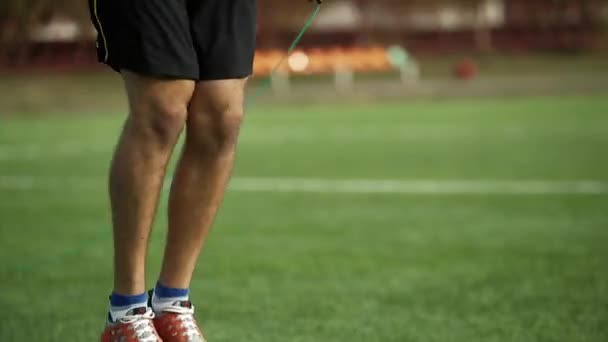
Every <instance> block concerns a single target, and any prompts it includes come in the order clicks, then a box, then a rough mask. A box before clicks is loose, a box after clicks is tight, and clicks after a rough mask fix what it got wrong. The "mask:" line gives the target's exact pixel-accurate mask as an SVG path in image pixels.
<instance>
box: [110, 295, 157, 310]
mask: <svg viewBox="0 0 608 342" xmlns="http://www.w3.org/2000/svg"><path fill="white" fill-rule="evenodd" d="M147 303H148V294H147V293H145V292H144V293H142V294H139V295H134V296H125V295H121V294H118V293H116V292H112V295H111V296H110V305H111V306H113V307H120V306H129V305H133V304H143V305H144V306H145V305H147Z"/></svg>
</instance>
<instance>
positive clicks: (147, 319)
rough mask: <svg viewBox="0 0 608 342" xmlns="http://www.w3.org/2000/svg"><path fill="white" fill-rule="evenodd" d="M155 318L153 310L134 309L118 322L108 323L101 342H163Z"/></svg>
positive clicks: (144, 308)
mask: <svg viewBox="0 0 608 342" xmlns="http://www.w3.org/2000/svg"><path fill="white" fill-rule="evenodd" d="M153 318H154V312H153V311H152V309H151V308H146V307H141V308H136V309H133V310H131V311H129V312H128V313H127V315H126V316H125V317H122V318H120V319H118V320H116V322H108V324H107V325H106V328H105V330H104V332H103V334H102V335H101V342H163V340H162V339H161V338H160V337H159V336H158V333H157V332H156V329H155V328H154V324H153V323H152V319H153Z"/></svg>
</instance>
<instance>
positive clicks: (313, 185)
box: [0, 176, 608, 195]
mask: <svg viewBox="0 0 608 342" xmlns="http://www.w3.org/2000/svg"><path fill="white" fill-rule="evenodd" d="M168 185H169V182H166V184H165V190H167V189H168ZM105 187H106V185H105V180H104V179H103V178H95V177H69V176H68V177H65V178H61V177H33V176H0V190H20V191H31V190H61V189H70V190H76V191H86V190H104V191H105ZM230 191H234V192H260V193H261V192H266V193H319V194H397V195H399V194H401V195H486V194H487V195H608V181H593V180H577V181H549V180H512V181H501V180H422V179H405V180H372V179H317V178H258V177H235V178H233V179H232V181H231V183H230Z"/></svg>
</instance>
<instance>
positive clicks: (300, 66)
mask: <svg viewBox="0 0 608 342" xmlns="http://www.w3.org/2000/svg"><path fill="white" fill-rule="evenodd" d="M287 64H289V68H291V70H293V71H295V72H302V71H304V70H306V68H308V64H310V59H309V58H308V56H306V54H305V53H304V52H301V51H296V52H294V53H293V54H292V55H291V56H289V60H288V61H287Z"/></svg>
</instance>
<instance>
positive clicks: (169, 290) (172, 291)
mask: <svg viewBox="0 0 608 342" xmlns="http://www.w3.org/2000/svg"><path fill="white" fill-rule="evenodd" d="M189 292H190V291H189V290H188V289H177V288H174V287H167V286H165V285H163V284H161V283H160V281H159V282H157V283H156V287H155V288H154V295H156V296H157V297H158V298H176V297H188V293H189Z"/></svg>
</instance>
